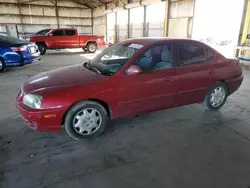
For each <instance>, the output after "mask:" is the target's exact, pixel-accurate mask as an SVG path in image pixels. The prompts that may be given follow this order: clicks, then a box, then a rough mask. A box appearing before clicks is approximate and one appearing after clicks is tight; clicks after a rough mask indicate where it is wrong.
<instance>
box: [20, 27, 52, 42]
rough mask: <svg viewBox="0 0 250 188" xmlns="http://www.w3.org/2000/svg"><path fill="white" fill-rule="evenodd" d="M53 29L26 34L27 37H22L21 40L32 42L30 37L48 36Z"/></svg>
mask: <svg viewBox="0 0 250 188" xmlns="http://www.w3.org/2000/svg"><path fill="white" fill-rule="evenodd" d="M51 30H52V29H42V30H40V31H38V32H36V33H34V34H26V35H21V36H20V37H19V39H21V40H30V37H32V36H35V35H41V36H44V35H46V34H47V33H48V32H50V31H51Z"/></svg>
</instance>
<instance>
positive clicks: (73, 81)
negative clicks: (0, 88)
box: [23, 65, 109, 93]
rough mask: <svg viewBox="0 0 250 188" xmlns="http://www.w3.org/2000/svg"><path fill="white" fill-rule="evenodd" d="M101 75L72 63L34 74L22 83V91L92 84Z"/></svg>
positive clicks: (30, 91) (102, 77) (31, 91)
mask: <svg viewBox="0 0 250 188" xmlns="http://www.w3.org/2000/svg"><path fill="white" fill-rule="evenodd" d="M108 78H109V77H108V76H103V75H100V74H97V73H95V72H92V71H90V70H88V69H86V68H85V67H83V65H72V66H67V67H63V68H59V69H55V70H52V71H48V72H44V73H41V74H38V75H35V76H33V77H31V78H30V79H28V80H27V81H26V82H25V83H24V85H23V92H24V93H33V92H36V91H40V90H45V89H63V88H67V87H74V86H84V85H87V84H93V83H97V82H100V81H103V80H105V79H108Z"/></svg>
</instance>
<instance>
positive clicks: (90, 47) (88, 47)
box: [87, 42, 97, 53]
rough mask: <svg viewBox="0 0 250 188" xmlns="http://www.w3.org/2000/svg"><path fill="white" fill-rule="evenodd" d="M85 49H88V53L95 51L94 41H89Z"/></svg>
mask: <svg viewBox="0 0 250 188" xmlns="http://www.w3.org/2000/svg"><path fill="white" fill-rule="evenodd" d="M87 50H88V52H90V53H95V52H96V50H97V45H96V43H93V42H91V43H89V44H88V45H87Z"/></svg>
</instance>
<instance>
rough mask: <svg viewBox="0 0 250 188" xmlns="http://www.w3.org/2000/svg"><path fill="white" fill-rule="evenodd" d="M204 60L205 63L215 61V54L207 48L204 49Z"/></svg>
mask: <svg viewBox="0 0 250 188" xmlns="http://www.w3.org/2000/svg"><path fill="white" fill-rule="evenodd" d="M206 58H207V62H214V61H215V54H214V52H213V51H212V50H211V49H209V48H206Z"/></svg>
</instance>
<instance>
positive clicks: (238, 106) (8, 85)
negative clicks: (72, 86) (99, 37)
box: [0, 51, 250, 188]
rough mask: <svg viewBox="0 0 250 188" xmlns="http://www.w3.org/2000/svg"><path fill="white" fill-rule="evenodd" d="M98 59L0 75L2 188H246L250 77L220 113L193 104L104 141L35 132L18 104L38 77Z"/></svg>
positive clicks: (128, 126)
mask: <svg viewBox="0 0 250 188" xmlns="http://www.w3.org/2000/svg"><path fill="white" fill-rule="evenodd" d="M85 57H88V58H92V57H93V55H89V54H84V53H82V52H81V51H79V52H75V53H72V52H67V51H61V52H51V53H48V54H46V55H45V56H42V61H41V62H39V63H37V64H34V65H30V66H25V67H22V68H13V69H9V70H8V71H7V72H5V73H4V74H1V75H0V105H1V109H0V187H1V188H29V187H31V188H34V187H35V188H38V187H39V188H40V187H41V188H45V187H49V188H50V187H51V188H57V187H58V188H68V187H75V188H78V187H79V188H82V187H85V188H88V187H90V188H99V187H100V188H123V187H124V188H128V187H129V188H139V187H141V188H194V187H197V188H224V187H225V188H248V187H250V123H249V120H250V116H249V113H250V105H249V104H250V96H249V95H250V71H249V70H245V71H244V76H245V80H244V82H243V85H242V86H241V88H240V90H239V91H238V92H236V93H235V94H233V95H232V96H230V97H229V98H228V101H227V103H226V105H225V106H224V107H223V108H222V109H221V110H220V111H217V112H211V111H206V110H205V109H204V108H203V107H202V106H201V105H199V104H195V105H190V106H185V107H179V108H173V109H169V110H165V111H160V112H155V113H151V114H146V115H143V116H139V117H136V118H132V119H121V120H117V121H115V122H113V123H112V124H111V125H110V126H109V128H108V130H107V131H106V132H105V134H104V135H102V136H101V137H99V138H96V139H93V140H85V141H74V140H72V139H71V138H69V137H68V136H67V134H66V133H65V132H64V131H62V132H60V133H38V132H34V131H32V130H31V129H29V128H28V127H26V125H25V124H24V123H23V121H22V119H21V117H20V116H19V114H18V112H17V111H16V109H15V106H14V102H15V97H16V95H17V92H18V90H19V86H20V84H22V83H23V82H24V81H25V80H26V79H27V77H29V76H32V75H34V74H37V73H39V72H43V71H47V70H51V69H55V68H57V67H61V66H66V65H69V64H76V63H81V62H83V61H84V60H85Z"/></svg>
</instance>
